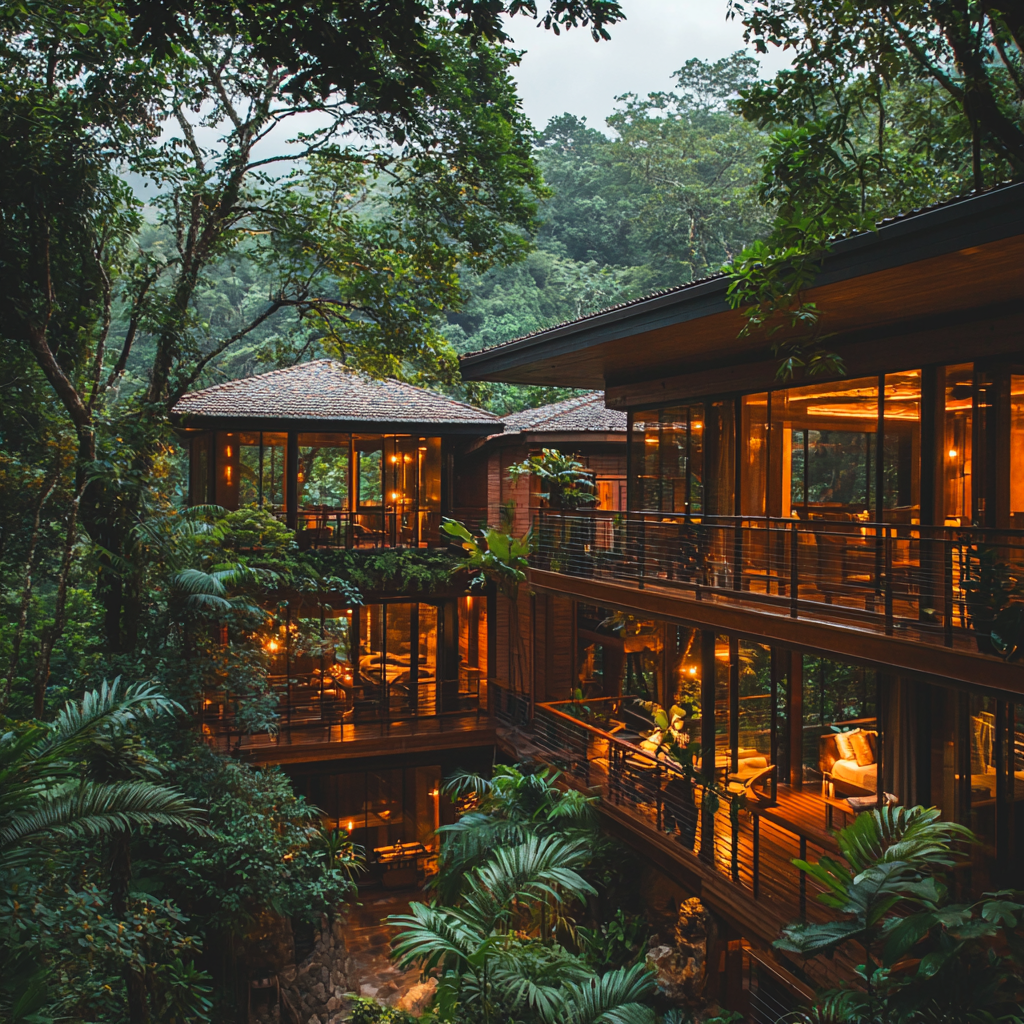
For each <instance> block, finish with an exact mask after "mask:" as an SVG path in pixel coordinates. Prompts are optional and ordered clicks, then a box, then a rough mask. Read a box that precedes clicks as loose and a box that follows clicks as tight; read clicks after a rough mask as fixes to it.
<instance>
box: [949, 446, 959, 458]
mask: <svg viewBox="0 0 1024 1024" xmlns="http://www.w3.org/2000/svg"><path fill="white" fill-rule="evenodd" d="M956 456H957V451H956V449H955V448H950V449H949V457H950V458H951V459H955V458H956Z"/></svg>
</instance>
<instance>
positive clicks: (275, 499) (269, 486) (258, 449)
mask: <svg viewBox="0 0 1024 1024" xmlns="http://www.w3.org/2000/svg"><path fill="white" fill-rule="evenodd" d="M238 441H239V457H238V503H239V505H259V506H260V507H261V508H269V509H271V510H280V509H283V508H284V506H285V495H286V493H287V489H286V486H285V464H286V454H287V450H288V435H287V434H280V433H278V434H275V433H270V432H267V431H263V432H261V431H256V430H254V431H243V432H242V433H240V434H238Z"/></svg>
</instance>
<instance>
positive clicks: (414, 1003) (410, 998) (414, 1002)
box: [395, 978, 437, 1017]
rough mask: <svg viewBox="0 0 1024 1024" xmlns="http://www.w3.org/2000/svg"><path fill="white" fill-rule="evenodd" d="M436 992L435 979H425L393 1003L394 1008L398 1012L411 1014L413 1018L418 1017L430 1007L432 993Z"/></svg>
mask: <svg viewBox="0 0 1024 1024" xmlns="http://www.w3.org/2000/svg"><path fill="white" fill-rule="evenodd" d="M436 991H437V978H427V980H426V981H421V982H420V983H419V984H417V985H413V987H412V988H411V989H409V991H408V992H406V993H405V995H404V996H402V998H401V999H399V1000H398V1002H397V1003H395V1007H396V1008H397V1009H399V1010H405V1012H406V1013H411V1014H412V1015H413V1016H414V1017H419V1016H420V1015H421V1014H422V1013H423V1011H424V1010H425V1009H426V1008H427V1007H428V1006H429V1005H430V1001H431V1000H432V999H433V998H434V993H435V992H436Z"/></svg>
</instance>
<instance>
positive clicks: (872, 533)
mask: <svg viewBox="0 0 1024 1024" xmlns="http://www.w3.org/2000/svg"><path fill="white" fill-rule="evenodd" d="M534 523H535V527H534V538H535V551H534V555H533V557H532V559H531V561H532V565H533V567H534V568H536V569H540V570H544V571H548V572H555V573H561V574H563V575H567V576H576V577H583V578H588V579H595V580H611V581H616V582H624V583H629V584H630V585H632V586H635V587H637V588H639V589H644V588H647V587H652V586H657V587H661V588H669V589H674V590H677V591H681V592H684V593H687V594H689V595H690V596H692V598H693V599H695V600H698V601H701V600H719V601H721V600H727V601H743V602H751V603H754V604H760V605H763V606H765V607H768V608H772V609H773V610H775V611H777V612H780V613H782V614H788V615H789V616H790V617H791V618H800V617H801V616H806V615H808V614H810V615H813V616H815V617H819V618H820V617H823V616H824V617H827V618H833V619H840V620H846V621H849V622H851V623H855V624H857V625H860V626H862V627H865V628H869V629H877V630H879V631H881V632H884V633H885V634H886V635H889V636H892V635H894V634H895V633H896V632H897V631H901V632H903V633H904V634H905V633H906V631H912V632H913V633H915V634H916V636H917V638H918V639H920V640H922V641H923V642H927V643H931V644H935V645H939V646H945V647H957V646H959V647H973V646H976V647H977V648H978V651H979V652H980V653H982V654H989V655H994V656H1006V654H1007V653H1008V652H1007V651H1005V650H1003V649H1002V648H1001V647H1000V643H1002V641H1000V640H999V639H998V638H997V637H993V635H992V632H991V629H992V619H993V617H994V615H995V611H992V613H991V614H989V611H988V609H989V608H990V607H992V608H995V609H996V610H998V607H999V606H998V602H997V600H996V599H997V598H999V599H1000V600H1001V598H1002V596H1003V594H998V595H997V594H995V593H993V594H992V595H987V594H986V592H985V590H984V587H985V586H986V585H989V584H986V583H985V580H986V579H987V576H986V574H988V575H991V565H995V566H996V567H997V570H998V573H1002V574H1003V575H1004V576H1006V577H1007V579H1010V580H1013V579H1024V530H1010V529H997V528H991V527H974V526H921V525H920V524H918V523H912V522H907V523H890V522H871V521H867V520H843V521H839V520H831V519H826V518H821V519H793V518H779V517H770V516H760V517H757V516H704V517H693V516H687V515H685V514H683V513H660V512H611V511H608V510H595V509H580V510H575V511H571V512H565V511H555V510H548V509H546V510H541V511H539V512H538V513H537V514H536V516H535V520H534ZM990 589H991V587H990ZM1004 592H1005V588H1004ZM1012 599H1013V600H1017V598H1016V596H1013V597H1012ZM986 602H988V603H986ZM1004 646H1005V644H1004Z"/></svg>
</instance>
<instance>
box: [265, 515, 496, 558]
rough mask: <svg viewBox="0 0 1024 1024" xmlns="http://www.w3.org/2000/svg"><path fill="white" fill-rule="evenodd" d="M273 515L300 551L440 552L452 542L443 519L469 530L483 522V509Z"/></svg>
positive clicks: (484, 517) (484, 516)
mask: <svg viewBox="0 0 1024 1024" xmlns="http://www.w3.org/2000/svg"><path fill="white" fill-rule="evenodd" d="M274 515H275V516H276V517H277V518H278V519H280V520H281V522H283V523H287V524H291V525H293V528H294V529H295V536H296V540H297V541H298V544H299V547H300V548H302V549H303V550H309V549H311V548H343V549H347V550H372V549H381V548H439V547H440V548H443V547H447V546H448V544H449V543H450V541H451V538H450V537H449V536H448V535H447V534H446V533H444V532H443V531H442V530H441V523H442V521H443V520H444V519H447V518H453V519H458V520H459V521H460V522H463V523H466V524H467V525H469V526H470V527H471V528H473V527H475V526H476V525H477V524H478V523H480V522H483V521H484V520H485V519H486V516H487V512H486V509H479V508H456V509H453V510H452V511H451V513H450V514H449V513H444V514H442V513H441V512H437V511H429V510H423V509H420V508H417V507H415V506H410V507H408V508H403V507H396V506H394V505H382V506H378V507H368V506H364V507H361V508H360V509H359V510H358V511H356V512H353V511H351V510H350V509H348V508H332V507H329V506H327V505H306V506H300V507H299V508H298V509H297V510H296V513H295V515H294V517H293V516H290V515H289V514H288V513H287V512H286V511H285V510H283V509H275V510H274Z"/></svg>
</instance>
